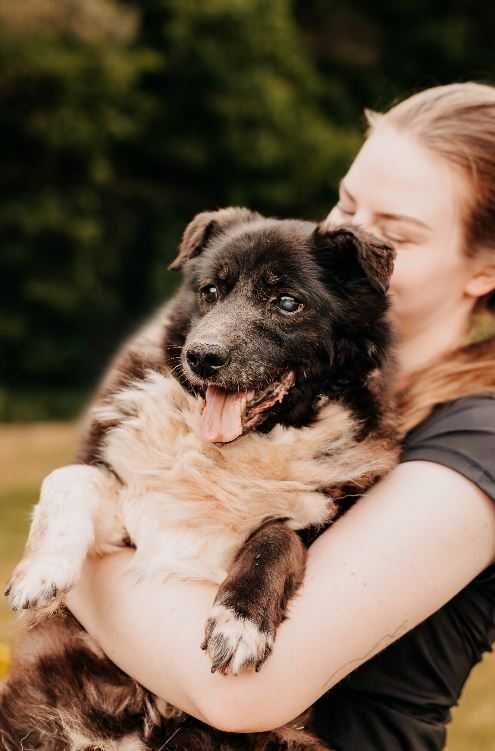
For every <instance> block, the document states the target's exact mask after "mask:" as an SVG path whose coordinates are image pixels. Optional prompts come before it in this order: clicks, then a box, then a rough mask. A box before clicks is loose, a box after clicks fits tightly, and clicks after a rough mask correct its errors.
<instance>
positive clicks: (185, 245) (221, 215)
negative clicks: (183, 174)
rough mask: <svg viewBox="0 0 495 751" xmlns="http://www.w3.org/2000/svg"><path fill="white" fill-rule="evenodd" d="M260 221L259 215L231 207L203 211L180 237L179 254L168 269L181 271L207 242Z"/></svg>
mask: <svg viewBox="0 0 495 751" xmlns="http://www.w3.org/2000/svg"><path fill="white" fill-rule="evenodd" d="M255 219H261V214H257V213H256V212H255V211H249V209H241V208H238V207H237V206H231V207H229V208H227V209H219V210H218V211H203V212H201V214H196V216H195V217H194V219H193V220H192V222H190V223H189V224H188V225H187V227H186V229H185V230H184V234H183V236H182V240H181V243H180V245H179V253H178V255H177V257H176V258H175V260H173V261H172V263H171V264H170V265H169V267H168V268H169V269H181V268H182V267H183V266H184V264H185V263H186V261H189V259H190V258H195V257H196V256H198V255H199V254H200V253H201V252H202V251H203V250H204V249H205V247H206V246H207V245H208V242H209V241H210V240H211V239H212V238H213V237H215V236H216V235H218V234H220V233H221V232H223V231H224V230H226V229H227V228H228V227H231V226H233V225H235V224H242V223H244V222H252V221H254V220H255Z"/></svg>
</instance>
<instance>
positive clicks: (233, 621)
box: [201, 605, 273, 675]
mask: <svg viewBox="0 0 495 751" xmlns="http://www.w3.org/2000/svg"><path fill="white" fill-rule="evenodd" d="M272 646H273V635H272V634H270V633H265V632H263V631H260V629H259V628H258V626H257V625H256V624H255V623H254V622H253V621H250V620H248V619H247V618H240V617H239V616H238V615H236V613H235V612H234V611H233V610H231V609H230V608H226V607H224V606H223V605H215V607H214V608H213V610H212V612H211V615H210V617H209V618H208V621H207V623H206V628H205V638H204V640H203V643H202V644H201V648H202V649H204V650H205V651H206V652H207V654H208V656H209V658H210V660H211V671H212V673H214V672H216V671H219V672H220V673H223V674H224V675H227V673H232V674H234V675H238V674H239V673H241V672H243V671H246V670H249V669H251V668H254V669H256V670H259V669H260V667H261V666H262V665H263V663H264V662H265V660H266V659H267V658H268V656H269V655H270V653H271V651H272Z"/></svg>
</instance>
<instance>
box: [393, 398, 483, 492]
mask: <svg viewBox="0 0 495 751" xmlns="http://www.w3.org/2000/svg"><path fill="white" fill-rule="evenodd" d="M408 461H431V462H434V463H436V464H442V465H444V466H447V467H450V468H451V469H454V470H456V471H457V472H459V473H460V474H462V475H464V476H465V477H467V478H468V479H469V480H471V481H472V482H474V483H475V484H476V485H478V487H480V488H481V489H482V490H483V491H484V492H485V493H486V494H487V495H488V496H490V497H491V498H493V499H494V500H495V393H480V394H472V395H470V396H464V397H462V398H459V399H455V400H453V401H450V402H445V403H443V404H440V405H438V406H437V407H436V408H435V409H434V411H433V412H432V414H431V415H430V416H429V417H428V418H427V419H425V420H424V421H423V422H421V423H420V424H419V425H417V426H416V427H415V428H413V429H412V430H411V431H410V432H409V433H408V434H407V436H406V437H405V439H404V442H403V446H402V452H401V463H402V462H408Z"/></svg>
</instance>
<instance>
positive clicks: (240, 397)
mask: <svg viewBox="0 0 495 751" xmlns="http://www.w3.org/2000/svg"><path fill="white" fill-rule="evenodd" d="M294 382H295V377H294V373H293V372H292V371H289V372H288V373H286V374H285V375H284V376H282V378H281V379H280V380H279V381H276V382H275V383H271V384H270V385H269V386H267V387H266V388H265V389H263V390H262V391H240V392H236V393H230V392H228V391H226V390H225V389H221V388H219V387H218V386H214V385H213V384H209V385H208V388H207V389H206V393H205V401H204V408H203V412H202V415H201V437H202V438H203V440H205V441H209V442H210V443H230V441H233V440H235V439H236V438H239V436H241V435H243V434H244V433H247V432H248V431H249V430H253V428H255V427H256V426H257V425H258V424H259V423H260V422H262V421H263V419H264V417H265V413H266V412H267V411H268V410H269V409H270V408H271V407H273V406H274V405H275V404H277V403H279V402H281V401H282V400H283V399H284V397H285V396H286V394H287V393H288V392H289V391H290V389H291V388H292V386H293V385H294Z"/></svg>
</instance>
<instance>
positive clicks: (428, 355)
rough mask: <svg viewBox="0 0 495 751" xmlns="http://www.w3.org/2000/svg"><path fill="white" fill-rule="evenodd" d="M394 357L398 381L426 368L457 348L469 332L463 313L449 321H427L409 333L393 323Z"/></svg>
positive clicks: (401, 325)
mask: <svg viewBox="0 0 495 751" xmlns="http://www.w3.org/2000/svg"><path fill="white" fill-rule="evenodd" d="M396 330H397V332H398V342H397V345H396V354H397V359H398V365H399V372H400V374H401V377H405V376H407V375H409V374H410V373H412V372H413V371H415V370H419V369H420V368H423V367H425V366H427V365H428V364H429V363H430V362H432V361H434V360H436V359H437V358H438V357H441V356H442V355H443V354H446V353H447V352H449V351H451V350H453V349H456V348H457V347H460V346H461V345H462V344H463V343H464V342H465V340H466V337H467V333H468V330H469V325H468V320H467V319H466V315H465V313H464V311H462V315H458V316H453V317H452V318H450V319H449V320H448V321H445V320H444V321H428V322H425V324H424V325H423V326H421V327H418V326H417V325H415V326H414V327H413V328H412V327H411V328H410V329H409V328H408V327H407V326H406V325H404V324H401V322H398V321H397V322H396Z"/></svg>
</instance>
